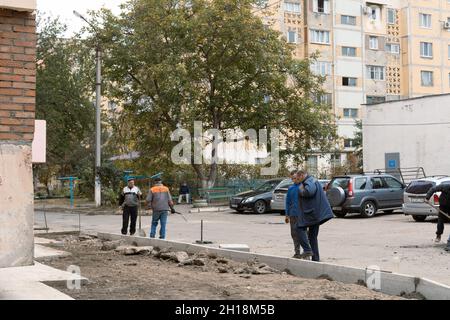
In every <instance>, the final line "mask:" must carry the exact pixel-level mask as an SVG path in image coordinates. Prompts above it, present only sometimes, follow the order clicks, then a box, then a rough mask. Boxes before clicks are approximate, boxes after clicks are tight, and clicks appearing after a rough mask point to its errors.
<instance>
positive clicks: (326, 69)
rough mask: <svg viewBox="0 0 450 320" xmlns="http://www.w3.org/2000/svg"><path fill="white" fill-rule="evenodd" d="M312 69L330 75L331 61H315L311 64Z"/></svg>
mask: <svg viewBox="0 0 450 320" xmlns="http://www.w3.org/2000/svg"><path fill="white" fill-rule="evenodd" d="M311 71H312V72H314V73H315V74H316V75H320V76H329V75H331V62H325V61H315V62H314V63H312V64H311Z"/></svg>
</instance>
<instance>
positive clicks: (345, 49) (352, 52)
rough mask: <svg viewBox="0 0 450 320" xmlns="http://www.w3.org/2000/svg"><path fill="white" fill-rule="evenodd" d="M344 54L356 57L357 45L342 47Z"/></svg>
mask: <svg viewBox="0 0 450 320" xmlns="http://www.w3.org/2000/svg"><path fill="white" fill-rule="evenodd" d="M342 55H343V56H346V57H356V48H355V47H342Z"/></svg>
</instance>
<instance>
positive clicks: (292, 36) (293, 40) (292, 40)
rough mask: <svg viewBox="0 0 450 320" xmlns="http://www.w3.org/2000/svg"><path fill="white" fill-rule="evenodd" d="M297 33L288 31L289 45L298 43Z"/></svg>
mask: <svg viewBox="0 0 450 320" xmlns="http://www.w3.org/2000/svg"><path fill="white" fill-rule="evenodd" d="M297 40H298V39H297V32H296V31H288V32H287V42H289V43H297Z"/></svg>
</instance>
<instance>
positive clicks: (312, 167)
mask: <svg viewBox="0 0 450 320" xmlns="http://www.w3.org/2000/svg"><path fill="white" fill-rule="evenodd" d="M317 160H318V157H317V156H307V157H306V168H307V169H308V172H309V173H310V174H311V175H313V176H315V175H317V171H318V169H319V168H318V161H317Z"/></svg>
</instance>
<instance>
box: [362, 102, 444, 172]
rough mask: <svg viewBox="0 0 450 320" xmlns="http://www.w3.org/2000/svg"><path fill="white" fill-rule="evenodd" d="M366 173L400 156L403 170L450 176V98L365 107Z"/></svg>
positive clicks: (364, 144)
mask: <svg viewBox="0 0 450 320" xmlns="http://www.w3.org/2000/svg"><path fill="white" fill-rule="evenodd" d="M364 108H365V117H364V119H363V148H364V170H365V171H368V172H369V171H372V170H374V169H378V168H384V167H385V157H384V156H385V153H391V152H399V153H400V166H401V167H403V168H405V167H424V169H425V173H426V174H427V175H437V174H449V175H450V156H449V154H450V95H440V96H434V97H424V98H419V99H409V100H403V101H397V102H390V103H383V104H378V105H371V106H364Z"/></svg>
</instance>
